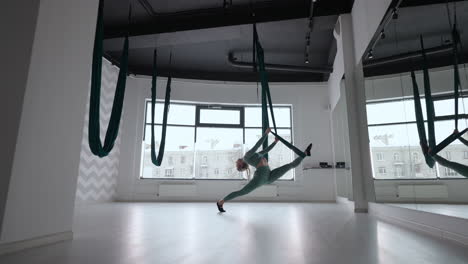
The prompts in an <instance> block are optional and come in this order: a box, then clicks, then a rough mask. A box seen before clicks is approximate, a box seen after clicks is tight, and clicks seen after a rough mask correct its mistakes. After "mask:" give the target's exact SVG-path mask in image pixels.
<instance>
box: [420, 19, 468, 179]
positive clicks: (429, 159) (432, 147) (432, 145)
mask: <svg viewBox="0 0 468 264" xmlns="http://www.w3.org/2000/svg"><path fill="white" fill-rule="evenodd" d="M452 34H453V39H454V50H453V53H454V67H453V69H454V77H455V80H454V83H455V85H454V89H455V98H457V99H458V96H459V94H458V89H459V87H460V78H459V73H458V65H456V64H455V63H458V60H457V59H455V58H456V56H457V43H458V42H457V37H456V35H457V34H458V31H457V30H456V27H455V26H454V31H453V32H452ZM420 40H421V49H422V56H423V75H424V94H425V99H426V111H427V123H428V124H427V126H428V136H429V139H427V138H426V131H425V127H424V119H423V114H422V107H421V98H420V96H419V89H418V85H417V82H416V77H415V74H414V71H413V70H412V71H411V79H412V83H413V93H414V107H415V113H416V124H417V128H418V135H419V139H420V144H421V148H422V152H423V154H424V157H425V160H426V164H427V165H428V166H429V167H430V168H432V167H434V164H435V161H437V162H438V163H439V164H441V165H443V166H445V167H448V168H450V169H453V170H454V171H456V172H458V173H459V174H461V175H463V176H465V177H468V166H466V165H463V164H459V163H456V162H452V161H449V160H447V159H445V158H443V157H441V156H440V155H438V154H437V153H438V152H440V151H441V150H442V149H444V148H445V147H447V146H448V145H449V144H450V143H452V142H453V141H455V140H457V139H459V140H460V141H461V142H462V143H464V144H465V145H468V144H466V143H468V142H467V140H465V139H464V138H462V135H463V134H464V133H466V132H467V131H468V128H467V129H464V130H463V131H461V132H458V103H456V104H455V107H456V109H455V131H454V133H453V134H451V135H450V136H448V137H447V138H446V139H444V140H443V141H442V142H440V143H439V144H438V145H436V142H435V132H434V119H435V112H434V101H433V99H432V94H431V88H430V80H429V71H428V66H427V57H426V53H425V50H424V43H423V39H422V36H421V38H420ZM457 101H458V100H457Z"/></svg>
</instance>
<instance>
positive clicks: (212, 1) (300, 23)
mask: <svg viewBox="0 0 468 264" xmlns="http://www.w3.org/2000/svg"><path fill="white" fill-rule="evenodd" d="M352 2H353V1H352V0H318V1H317V3H316V4H315V5H314V11H313V14H314V26H313V31H312V32H311V35H310V36H311V42H310V48H309V61H310V63H308V64H306V63H305V49H306V38H305V37H306V34H307V32H308V28H309V27H308V25H309V19H308V17H309V13H310V5H311V4H310V3H311V0H288V1H285V0H272V1H251V0H233V1H232V5H231V1H229V0H228V1H226V3H227V4H228V5H227V6H226V7H224V5H225V1H222V0H198V1H187V0H186V1H182V0H131V6H132V16H131V26H130V27H129V26H128V12H129V0H113V1H110V0H107V1H105V6H104V24H105V36H106V39H105V41H104V51H105V54H106V57H107V58H108V59H110V60H111V61H112V62H115V63H116V64H118V61H119V58H120V53H121V50H122V46H123V36H124V34H125V32H126V31H127V30H128V29H129V32H130V35H131V36H132V37H131V38H130V50H129V54H130V55H129V56H130V58H129V70H130V72H131V73H134V74H142V75H151V70H152V54H153V50H154V48H155V47H157V50H158V72H159V74H160V75H162V76H167V75H168V74H170V75H171V76H173V77H179V78H193V79H211V80H226V81H228V80H229V81H255V80H257V78H258V74H256V73H254V72H253V71H252V69H251V68H248V67H247V68H245V67H239V65H237V66H236V65H233V63H231V62H230V61H229V55H230V54H231V57H232V58H231V59H232V60H235V62H234V64H242V63H251V61H252V23H253V22H257V29H258V34H259V37H260V41H261V43H262V45H263V47H264V49H265V61H266V63H267V64H281V65H289V66H296V69H293V70H288V71H284V70H273V69H271V70H268V72H269V79H270V80H271V81H324V80H327V79H328V74H327V73H310V72H307V71H309V70H313V69H317V68H318V69H319V70H325V71H326V70H327V69H330V68H331V65H332V64H333V59H334V56H335V54H336V44H335V41H334V38H333V28H334V26H335V24H336V20H337V17H338V15H339V14H342V13H347V12H350V10H351V7H352ZM252 14H255V15H254V16H252ZM171 52H172V63H171V66H170V67H169V54H170V53H171ZM241 66H242V65H241ZM304 67H306V68H304ZM298 68H299V70H298Z"/></svg>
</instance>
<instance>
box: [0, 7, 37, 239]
mask: <svg viewBox="0 0 468 264" xmlns="http://www.w3.org/2000/svg"><path fill="white" fill-rule="evenodd" d="M38 11H39V1H38V0H36V1H31V0H18V1H6V2H4V3H2V8H1V9H0V34H1V35H2V36H8V37H5V38H2V40H1V41H0V50H1V51H2V60H3V63H1V64H0V76H1V77H0V78H1V80H2V96H1V97H0V115H1V117H0V119H1V120H2V122H3V123H6V125H4V126H2V129H1V130H0V146H1V148H0V175H1V177H0V234H1V232H2V222H3V221H2V219H3V215H4V212H5V205H6V199H7V193H8V186H9V183H10V177H11V168H12V166H13V156H14V153H15V146H16V139H17V135H18V129H19V123H20V116H21V109H22V106H23V97H24V91H25V90H26V80H27V78H28V68H29V63H30V60H31V50H32V41H33V39H34V30H35V29H36V19H37V13H38Z"/></svg>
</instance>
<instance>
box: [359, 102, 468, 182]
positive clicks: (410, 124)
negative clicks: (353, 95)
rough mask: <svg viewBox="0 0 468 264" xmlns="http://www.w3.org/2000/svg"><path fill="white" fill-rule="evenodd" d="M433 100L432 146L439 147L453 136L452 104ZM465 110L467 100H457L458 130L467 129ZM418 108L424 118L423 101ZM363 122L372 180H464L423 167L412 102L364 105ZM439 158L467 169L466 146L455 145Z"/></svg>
mask: <svg viewBox="0 0 468 264" xmlns="http://www.w3.org/2000/svg"><path fill="white" fill-rule="evenodd" d="M434 100H435V101H434V107H435V113H436V122H435V132H436V142H437V143H439V142H441V141H442V140H443V139H445V138H446V137H447V136H448V135H450V134H451V133H452V132H453V129H454V121H453V118H454V102H453V98H451V97H450V96H447V95H441V96H436V97H434ZM463 103H465V104H467V105H466V106H465V105H464V104H463ZM467 106H468V98H466V97H465V98H460V103H459V113H460V114H461V116H460V117H461V118H460V120H459V130H462V129H464V128H465V127H466V126H467V123H468V121H467V120H468V115H467V114H466V113H467V112H466V111H467V110H468V107H467ZM422 107H423V115H424V118H426V113H425V112H426V111H425V109H426V106H425V101H424V99H422ZM367 119H368V129H369V142H370V148H371V155H372V166H373V171H374V178H375V179H431V178H464V177H463V176H461V175H459V174H458V173H456V172H454V171H453V170H450V169H447V168H444V167H442V166H439V165H438V164H437V165H436V166H435V167H434V168H432V169H431V168H429V167H428V166H427V165H426V163H425V160H424V156H423V154H422V152H421V147H420V146H419V136H418V131H417V127H416V117H415V112H414V101H413V100H412V99H409V98H405V99H403V100H402V99H399V100H398V99H397V100H389V101H379V102H368V103H367ZM426 131H427V123H426ZM439 155H440V156H442V157H444V158H446V159H448V160H451V161H454V162H458V163H462V164H467V165H468V162H467V159H466V157H467V156H468V154H466V146H464V145H463V144H461V143H460V142H459V141H455V142H453V143H452V144H450V145H449V146H448V147H447V148H445V149H444V150H442V151H441V152H440V153H439ZM384 168H385V169H384Z"/></svg>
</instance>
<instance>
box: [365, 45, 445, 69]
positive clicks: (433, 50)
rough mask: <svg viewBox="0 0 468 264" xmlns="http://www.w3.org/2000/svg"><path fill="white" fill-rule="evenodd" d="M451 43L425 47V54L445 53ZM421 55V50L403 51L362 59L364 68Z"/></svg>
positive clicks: (415, 57)
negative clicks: (392, 54)
mask: <svg viewBox="0 0 468 264" xmlns="http://www.w3.org/2000/svg"><path fill="white" fill-rule="evenodd" d="M452 49H453V45H452V44H448V45H442V46H438V47H434V48H430V49H426V55H428V56H429V55H436V54H440V53H447V52H450V51H452ZM421 56H422V53H421V51H413V52H408V53H403V54H399V55H394V56H389V57H385V58H381V59H368V60H366V61H364V65H363V66H364V68H370V67H377V66H382V65H385V64H390V63H396V62H401V61H405V60H409V59H417V58H419V57H421Z"/></svg>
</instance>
